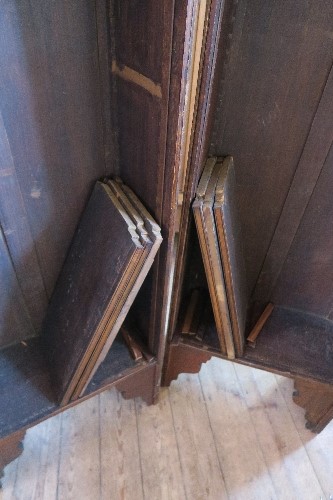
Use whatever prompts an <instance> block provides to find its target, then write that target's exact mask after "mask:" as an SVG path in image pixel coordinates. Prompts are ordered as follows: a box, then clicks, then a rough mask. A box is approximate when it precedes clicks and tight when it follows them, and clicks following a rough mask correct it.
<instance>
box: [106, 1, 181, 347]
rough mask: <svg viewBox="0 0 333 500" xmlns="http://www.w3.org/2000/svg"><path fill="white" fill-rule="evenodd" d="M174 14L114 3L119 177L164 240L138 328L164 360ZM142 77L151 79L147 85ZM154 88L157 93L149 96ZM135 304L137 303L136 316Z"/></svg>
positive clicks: (162, 5)
mask: <svg viewBox="0 0 333 500" xmlns="http://www.w3.org/2000/svg"><path fill="white" fill-rule="evenodd" d="M173 15H174V2H173V1H166V0H163V2H159V3H157V4H156V2H152V1H150V2H148V3H146V4H145V5H143V4H142V3H140V5H139V3H138V2H134V3H133V2H130V1H127V0H126V1H125V2H123V1H122V2H120V1H119V2H115V5H114V27H113V29H114V33H115V54H114V57H115V60H116V64H117V66H118V68H119V69H120V73H119V72H118V73H119V74H118V73H117V74H118V76H117V79H116V87H117V120H118V126H119V169H120V174H121V177H122V178H123V180H124V182H125V183H126V184H128V185H129V186H130V187H131V188H132V189H133V190H134V191H135V193H136V194H137V195H138V196H139V198H140V199H141V201H142V202H143V203H144V205H145V206H146V207H147V208H148V209H149V211H150V213H151V214H152V215H153V216H154V218H155V219H156V220H157V222H158V223H159V224H160V225H161V227H162V236H163V239H164V241H163V244H162V246H161V250H160V254H159V256H158V258H157V260H156V263H155V264H154V266H153V269H152V271H151V273H150V275H149V276H148V280H147V283H146V284H145V288H144V290H143V291H142V293H141V297H140V296H139V297H138V302H137V304H141V303H142V301H143V302H144V303H145V304H146V317H145V318H144V320H143V321H142V318H141V320H140V317H138V321H139V322H140V325H139V326H140V329H141V330H142V332H143V335H145V336H146V338H147V339H148V341H149V345H150V347H151V350H152V351H153V352H154V353H155V354H156V353H157V352H158V351H159V348H161V351H160V352H161V356H163V349H164V348H163V345H164V344H163V342H162V343H160V341H161V337H160V331H161V318H162V316H163V314H164V313H165V310H166V309H165V308H166V304H165V299H166V294H165V293H164V290H165V289H164V286H165V283H166V282H167V281H168V276H167V275H166V273H165V262H166V259H167V255H168V251H169V250H170V247H169V245H171V244H172V234H171V233H172V232H170V228H171V226H170V210H171V207H170V205H169V204H168V203H164V201H163V200H164V196H165V194H166V195H167V196H168V193H169V192H170V191H171V190H172V186H173V183H174V176H175V175H176V172H175V171H174V170H173V169H172V167H171V169H172V170H170V171H168V173H166V170H165V162H166V148H167V140H169V136H168V135H167V134H170V136H171V137H173V134H174V131H173V130H169V131H168V110H169V87H170V68H171V58H172V34H173ZM153 18H154V21H152V19H153ZM179 56H180V55H179V54H175V57H176V58H178V57H179ZM124 66H126V67H127V68H129V69H130V70H131V71H132V72H131V73H130V76H128V75H127V76H125V75H124V74H122V73H121V70H122V69H124ZM142 75H143V76H144V77H145V78H148V79H149V82H148V84H147V80H145V79H142ZM152 87H153V88H157V92H151V91H150V89H151V88H152ZM164 212H165V215H164ZM169 234H170V238H169ZM164 249H168V251H166V250H164ZM139 295H140V294H139ZM142 297H143V298H142ZM137 304H136V303H134V305H133V306H134V307H133V309H132V314H133V315H134V316H135V309H136V307H137ZM138 307H140V306H138ZM139 316H140V315H139Z"/></svg>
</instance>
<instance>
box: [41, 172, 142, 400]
mask: <svg viewBox="0 0 333 500" xmlns="http://www.w3.org/2000/svg"><path fill="white" fill-rule="evenodd" d="M111 196H112V195H111V194H110V193H109V188H108V187H107V186H105V185H104V184H102V183H100V182H98V183H97V184H96V186H95V188H94V191H93V193H92V196H91V198H90V200H89V202H88V205H87V207H86V208H85V210H84V213H83V215H82V218H81V219H80V223H79V225H78V228H77V231H76V233H75V237H74V239H73V242H72V245H71V248H70V251H69V253H68V256H67V258H66V261H65V264H64V267H63V268H62V270H61V273H60V276H59V279H58V281H57V285H56V288H55V292H54V294H53V296H52V299H51V302H50V306H49V308H48V311H47V315H46V320H45V324H44V326H43V334H42V341H43V344H44V346H45V352H46V355H47V357H48V359H49V366H50V370H51V372H52V375H53V382H54V387H55V390H56V392H57V396H58V398H59V401H62V400H63V398H64V397H65V394H66V397H65V402H68V398H69V397H70V396H71V393H70V390H69V387H71V391H73V389H74V387H73V386H72V385H73V382H72V381H73V379H74V378H75V380H76V383H77V382H78V378H77V377H81V375H82V371H83V370H84V369H85V364H86V363H87V360H88V359H89V357H90V356H91V354H92V351H93V349H94V348H95V346H96V343H97V342H98V340H99V337H100V335H101V334H102V332H103V330H104V328H105V325H106V321H107V318H108V317H109V316H110V315H111V314H113V313H114V311H115V307H116V306H115V304H117V303H118V302H119V301H120V300H121V298H122V294H123V293H124V290H125V286H126V285H127V284H128V281H129V277H130V276H131V275H132V273H133V269H136V266H137V265H138V264H139V261H140V259H141V257H142V255H143V252H144V247H143V246H142V245H141V244H140V242H139V235H138V234H137V233H136V232H135V229H132V230H131V229H130V228H129V223H130V224H132V225H133V228H135V226H134V224H133V223H131V221H130V219H129V218H128V220H129V222H128V220H125V218H124V216H123V214H122V212H121V210H123V209H121V207H120V205H119V207H118V205H117V204H116V199H114V200H113V199H111ZM117 203H118V202H117ZM118 297H119V298H118ZM110 304H111V305H112V307H111V309H110ZM83 359H85V360H86V361H85V364H82V360H83Z"/></svg>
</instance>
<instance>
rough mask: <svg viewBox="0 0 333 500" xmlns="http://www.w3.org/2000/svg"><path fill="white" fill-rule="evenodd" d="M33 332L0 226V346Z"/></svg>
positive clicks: (29, 335)
mask: <svg viewBox="0 0 333 500" xmlns="http://www.w3.org/2000/svg"><path fill="white" fill-rule="evenodd" d="M34 334H35V330H34V328H33V325H32V322H31V319H30V316H29V313H28V311H27V309H26V305H25V302H24V297H23V295H22V291H21V289H20V286H19V284H18V281H17V277H16V273H15V269H14V267H13V264H12V260H11V258H10V254H9V251H8V248H7V245H6V240H5V238H4V234H3V231H2V228H1V226H0V347H3V346H5V345H7V344H12V343H14V342H15V341H18V340H22V339H24V338H26V337H31V336H33V335H34Z"/></svg>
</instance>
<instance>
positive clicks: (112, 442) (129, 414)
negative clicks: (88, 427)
mask: <svg viewBox="0 0 333 500" xmlns="http://www.w3.org/2000/svg"><path fill="white" fill-rule="evenodd" d="M99 398H100V409H99V411H100V413H99V418H100V436H101V439H100V451H101V458H100V462H101V470H100V475H101V497H100V498H101V499H105V500H107V499H109V498H115V499H116V498H117V499H119V500H120V499H121V498H131V496H133V495H135V497H136V498H137V499H138V500H143V498H144V496H143V489H142V472H141V463H140V448H139V439H138V428H137V415H136V404H135V402H134V401H132V400H130V401H126V400H124V399H123V398H122V396H121V394H119V393H116V392H115V391H112V392H111V391H106V392H104V393H103V394H101V395H100V397H99ZM114 416H115V417H116V418H114ZM110 417H111V418H110ZM129 471H131V473H129Z"/></svg>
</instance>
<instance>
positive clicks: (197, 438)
mask: <svg viewBox="0 0 333 500" xmlns="http://www.w3.org/2000/svg"><path fill="white" fill-rule="evenodd" d="M168 392H169V400H170V405H171V411H172V419H173V422H174V426H175V434H176V439H177V446H178V449H179V450H180V462H181V468H182V473H183V478H182V479H183V482H184V488H185V494H186V497H187V498H207V499H212V500H213V499H217V498H227V490H226V484H225V483H226V480H225V478H224V472H223V470H222V469H221V466H220V462H219V457H218V454H217V447H216V441H215V439H214V436H213V434H212V433H211V432H209V430H210V429H209V414H208V411H207V405H206V401H205V393H204V392H203V390H202V386H201V382H200V379H199V377H198V376H193V375H183V376H182V377H180V378H179V380H177V382H174V383H173V384H172V389H171V390H169V391H168ZM194 457H196V459H195V460H193V458H194Z"/></svg>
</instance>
